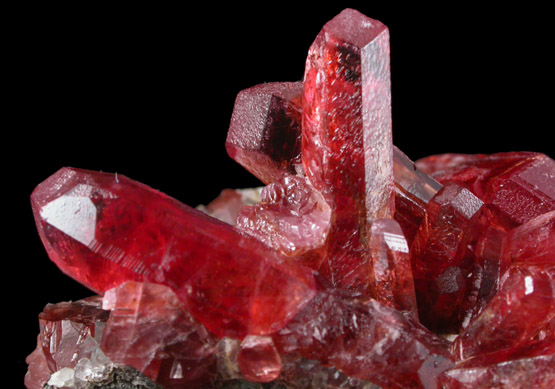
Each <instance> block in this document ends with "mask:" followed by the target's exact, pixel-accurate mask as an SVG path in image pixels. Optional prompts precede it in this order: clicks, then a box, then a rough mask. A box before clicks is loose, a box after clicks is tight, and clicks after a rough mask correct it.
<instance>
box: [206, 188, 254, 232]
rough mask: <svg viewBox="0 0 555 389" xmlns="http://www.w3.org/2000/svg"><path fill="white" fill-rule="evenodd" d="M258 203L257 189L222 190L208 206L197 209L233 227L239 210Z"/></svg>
mask: <svg viewBox="0 0 555 389" xmlns="http://www.w3.org/2000/svg"><path fill="white" fill-rule="evenodd" d="M258 202H260V190H259V189H257V188H254V189H224V190H222V192H221V193H220V195H219V196H218V197H216V198H215V199H214V200H212V201H211V202H210V203H209V204H208V205H206V206H204V205H199V206H197V209H198V210H200V211H202V212H204V213H206V214H207V215H210V216H212V217H215V218H216V219H218V220H221V221H223V222H224V223H227V224H231V225H232V226H234V225H235V222H236V221H237V216H238V215H239V212H240V211H241V208H243V207H244V206H247V205H248V206H250V205H255V204H256V203H258Z"/></svg>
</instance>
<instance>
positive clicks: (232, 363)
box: [25, 9, 555, 388]
mask: <svg viewBox="0 0 555 389" xmlns="http://www.w3.org/2000/svg"><path fill="white" fill-rule="evenodd" d="M390 91H391V89H390V73H389V32H388V29H387V27H386V26H385V25H383V24H382V23H380V22H379V21H376V20H372V19H370V18H368V17H366V16H364V15H362V14H360V13H359V12H357V11H355V10H352V9H346V10H344V11H343V12H341V13H340V14H339V15H337V16H336V17H335V18H334V19H332V20H331V21H329V22H328V23H327V24H326V25H325V26H324V27H323V29H322V31H321V32H320V33H319V34H318V36H317V37H316V39H315V41H314V43H313V44H312V46H311V47H310V49H309V53H308V58H307V61H306V68H305V75H304V80H303V81H302V82H284V83H268V84H264V85H257V86H254V87H252V88H249V89H246V90H243V91H241V92H240V93H239V95H238V96H237V99H236V102H235V108H234V111H233V115H232V118H231V124H230V129H229V132H228V136H227V141H226V148H227V151H228V153H229V155H230V156H231V157H232V158H233V159H235V160H236V161H237V162H238V163H240V164H241V165H242V166H244V167H245V168H246V169H248V170H249V171H250V172H251V173H252V174H254V175H255V176H256V177H258V178H259V179H260V180H261V181H262V182H264V184H266V186H265V187H264V188H261V189H260V190H231V189H227V190H224V191H223V192H222V195H221V196H220V197H219V198H218V199H216V200H214V201H213V202H212V203H211V204H209V205H208V206H206V207H204V206H202V207H199V209H193V208H191V207H189V206H187V205H184V204H182V203H180V202H178V201H177V200H175V199H172V198H170V197H168V196H166V195H164V194H162V193H160V192H158V191H155V190H153V189H151V188H149V187H147V186H145V185H143V184H141V183H138V182H136V181H133V180H131V179H129V178H127V177H124V176H122V175H112V174H108V173H100V172H93V171H87V170H80V169H73V168H64V169H61V170H60V171H58V172H57V173H55V174H54V175H53V176H51V177H50V178H48V179H47V180H46V181H44V182H43V183H42V184H40V185H39V186H38V187H37V188H36V190H35V191H34V192H33V194H32V196H31V200H32V207H33V211H34V215H35V219H36V223H37V227H38V231H39V234H40V237H41V239H42V241H43V243H44V245H45V247H46V251H47V252H48V255H49V256H50V258H51V259H52V261H53V262H54V263H55V264H56V265H57V266H58V267H59V268H60V269H61V270H62V271H63V272H64V273H65V274H67V275H68V276H70V277H72V278H74V279H75V280H77V281H78V282H80V283H82V284H83V285H85V286H87V287H88V288H90V289H91V290H92V291H93V292H95V293H97V294H98V296H94V297H91V298H88V299H84V300H81V301H76V302H70V303H59V304H55V305H52V304H49V305H48V306H47V307H46V308H45V309H44V312H42V313H41V314H40V316H39V320H40V334H39V337H38V344H37V349H36V350H35V351H34V352H33V353H32V354H31V355H29V357H28V359H27V361H28V363H29V370H28V373H27V375H26V377H25V383H26V386H27V387H28V388H42V387H43V386H44V385H45V384H47V385H49V387H68V388H71V387H73V388H85V387H88V386H87V385H89V386H90V385H93V384H94V385H97V384H95V382H97V383H98V382H100V383H101V382H105V381H106V379H107V377H114V376H118V377H119V376H120V375H121V374H123V373H121V371H124V370H122V369H132V371H134V372H135V374H136V377H139V378H140V379H139V378H136V379H135V381H134V382H136V384H135V386H133V387H158V386H162V387H164V388H189V387H225V386H229V387H236V386H233V385H241V382H243V383H245V382H247V381H250V382H252V383H258V384H259V385H261V386H263V385H265V384H267V383H272V384H275V385H280V386H276V387H290V388H322V387H326V388H377V387H382V388H413V387H414V388H489V387H510V388H528V387H546V388H547V387H554V386H555V278H554V277H555V161H553V160H552V159H551V158H549V157H548V156H546V155H543V154H538V153H531V152H512V153H499V154H494V155H462V154H444V155H438V156H431V157H427V158H424V159H421V160H418V161H416V162H413V161H411V160H410V159H409V158H408V157H407V156H406V155H405V154H404V153H403V152H402V151H401V150H399V149H398V148H396V147H395V146H393V144H392V135H391V130H392V124H391V123H392V121H391V92H390ZM125 371H127V370H125ZM114 372H118V373H117V374H116V373H114ZM118 374H119V375H118ZM102 380H104V381H102ZM141 382H142V383H141ZM98 385H101V384H98ZM98 385H97V386H95V387H99V386H98ZM141 385H142V386H141ZM100 387H102V386H100ZM251 387H252V386H251Z"/></svg>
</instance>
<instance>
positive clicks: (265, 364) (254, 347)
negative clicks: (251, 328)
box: [237, 335, 282, 382]
mask: <svg viewBox="0 0 555 389" xmlns="http://www.w3.org/2000/svg"><path fill="white" fill-rule="evenodd" d="M237 363H238V364H239V368H240V369H241V373H243V376H244V377H245V378H246V379H247V380H249V381H252V382H272V381H274V380H275V379H276V378H278V377H279V375H280V373H281V369H282V364H281V357H280V356H279V353H278V351H277V349H276V346H275V345H274V342H273V340H272V338H270V337H269V336H257V335H249V336H247V337H245V339H243V341H242V342H241V349H240V350H239V353H238V355H237Z"/></svg>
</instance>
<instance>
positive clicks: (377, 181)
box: [302, 9, 394, 293]
mask: <svg viewBox="0 0 555 389" xmlns="http://www.w3.org/2000/svg"><path fill="white" fill-rule="evenodd" d="M302 127H303V128H302V132H303V142H302V160H303V165H304V168H305V172H306V175H307V178H308V180H309V181H310V183H311V184H312V185H313V186H314V187H315V188H316V189H317V190H319V191H321V192H322V193H323V194H324V197H325V198H326V200H327V201H328V203H329V205H330V207H331V208H332V210H333V212H334V215H333V219H332V225H331V230H330V235H329V238H328V242H329V247H328V248H327V253H326V258H327V259H326V261H325V262H324V265H325V267H324V268H323V269H322V274H323V275H324V276H326V277H327V278H328V279H330V280H331V281H332V283H333V284H334V285H337V286H341V287H347V288H351V289H353V290H357V291H360V292H362V293H368V288H369V285H368V282H367V281H368V280H367V277H365V276H364V273H365V269H366V268H367V266H368V258H365V256H367V255H366V253H365V250H364V247H366V246H367V234H368V229H369V227H370V223H371V221H372V220H374V219H378V218H389V217H392V216H393V209H394V203H393V166H392V165H393V162H392V152H393V149H392V143H391V96H390V75H389V32H388V29H387V27H386V26H384V25H383V24H382V23H380V22H378V21H376V20H372V19H370V18H368V17H366V16H364V15H362V14H361V13H359V12H358V11H355V10H352V9H346V10H344V11H342V12H341V13H340V14H339V15H337V16H336V17H335V18H333V19H332V20H331V21H329V22H328V23H326V25H325V26H324V27H323V29H322V31H321V32H320V33H319V34H318V36H317V37H316V40H315V41H314V43H313V44H312V46H311V47H310V50H309V54H308V58H307V61H306V68H305V76H304V89H303V123H302Z"/></svg>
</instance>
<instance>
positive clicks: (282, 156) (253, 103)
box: [226, 82, 303, 184]
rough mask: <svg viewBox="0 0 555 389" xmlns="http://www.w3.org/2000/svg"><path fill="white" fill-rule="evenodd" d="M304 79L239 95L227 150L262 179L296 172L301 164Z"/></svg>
mask: <svg viewBox="0 0 555 389" xmlns="http://www.w3.org/2000/svg"><path fill="white" fill-rule="evenodd" d="M302 88H303V84H302V83H301V82H273V83H267V84H261V85H257V86H254V87H252V88H249V89H245V90H243V91H241V92H239V94H238V95H237V99H236V100H235V107H234V109H233V115H232V116H231V124H230V126H229V132H228V134H227V141H226V149H227V152H228V154H229V155H230V156H231V158H233V159H234V160H235V161H237V162H239V163H240V164H241V165H242V166H243V167H245V168H246V169H247V170H248V171H250V172H251V173H252V174H254V175H255V176H256V177H258V178H259V179H260V180H261V181H262V182H264V183H266V184H269V183H272V182H274V181H277V180H278V179H280V178H281V177H282V175H283V172H286V173H289V174H295V172H296V170H297V167H296V166H297V165H300V163H301V159H300V147H301V126H300V124H301V94H302Z"/></svg>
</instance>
